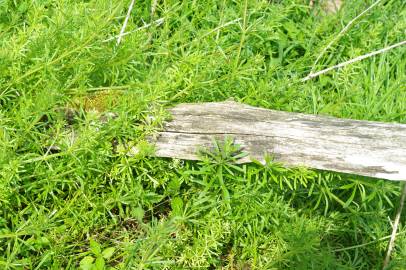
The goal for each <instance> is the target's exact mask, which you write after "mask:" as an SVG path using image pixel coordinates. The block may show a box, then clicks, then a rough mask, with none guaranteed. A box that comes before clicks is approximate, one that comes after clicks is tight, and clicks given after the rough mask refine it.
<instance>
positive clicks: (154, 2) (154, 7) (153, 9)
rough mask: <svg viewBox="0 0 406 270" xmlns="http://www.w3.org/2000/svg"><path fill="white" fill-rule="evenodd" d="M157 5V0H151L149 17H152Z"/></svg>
mask: <svg viewBox="0 0 406 270" xmlns="http://www.w3.org/2000/svg"><path fill="white" fill-rule="evenodd" d="M157 6H158V0H153V1H152V4H151V19H152V18H153V17H154V14H155V10H156V7H157Z"/></svg>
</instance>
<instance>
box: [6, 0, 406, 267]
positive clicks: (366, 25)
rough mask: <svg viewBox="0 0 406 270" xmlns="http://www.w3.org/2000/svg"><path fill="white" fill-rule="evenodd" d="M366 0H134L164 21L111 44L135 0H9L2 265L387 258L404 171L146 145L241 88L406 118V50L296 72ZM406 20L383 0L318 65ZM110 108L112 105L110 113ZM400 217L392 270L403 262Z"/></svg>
mask: <svg viewBox="0 0 406 270" xmlns="http://www.w3.org/2000/svg"><path fill="white" fill-rule="evenodd" d="M372 2H373V1H371V0H365V1H361V0H359V1H345V5H344V7H343V9H342V10H341V11H340V12H339V13H337V14H333V15H328V16H324V15H323V13H322V12H320V11H318V8H317V7H316V9H311V8H309V5H308V1H304V0H284V1H260V0H255V1H248V0H246V1H231V0H218V1H192V0H191V1H175V0H161V1H158V6H157V9H156V12H155V13H154V14H153V15H152V16H151V14H150V8H151V1H136V5H135V7H134V10H133V12H132V16H131V18H130V20H129V24H128V26H127V31H131V30H134V29H136V28H138V27H140V26H142V25H143V21H144V22H146V23H148V22H150V21H152V20H156V19H158V18H164V19H165V21H164V23H163V24H162V25H160V26H152V27H150V28H147V29H144V30H141V31H137V32H135V33H133V34H130V35H128V36H126V37H125V38H124V39H123V40H122V42H121V44H120V45H119V46H118V47H117V46H116V44H115V41H114V40H113V41H110V42H103V41H104V40H106V39H108V38H110V37H111V36H113V35H117V34H118V33H119V31H120V28H121V26H122V23H123V21H124V17H125V14H126V12H127V7H128V5H129V1H113V0H101V1H84V0H83V1H74V0H65V1H52V0H35V1H28V0H21V1H13V0H2V1H0V269H98V270H100V269H105V268H106V269H196V268H199V269H380V268H381V264H382V262H383V259H384V255H385V250H386V245H387V241H388V239H387V238H384V239H381V238H383V237H386V236H387V235H389V234H390V232H391V225H390V219H391V218H392V217H393V216H394V212H395V211H396V206H397V205H398V198H399V192H400V189H399V185H398V183H394V182H389V181H384V180H376V179H368V178H365V177H358V176H352V175H345V174H337V173H332V172H322V171H312V170H309V169H304V168H295V169H287V168H284V167H283V166H281V165H279V164H275V163H273V162H272V161H271V160H270V161H269V162H268V164H267V165H265V166H262V165H259V164H249V165H239V166H236V165H233V163H232V156H231V153H232V152H233V151H234V150H235V149H232V148H233V147H232V146H230V145H227V144H226V145H225V146H224V147H222V148H221V149H222V150H221V151H220V152H219V153H217V154H214V156H211V157H210V156H209V157H207V158H205V159H204V160H203V161H201V162H190V161H182V160H170V159H159V158H152V157H150V156H149V155H148V153H149V151H150V150H149V147H148V146H147V145H145V136H146V135H148V134H151V133H152V132H153V131H154V130H156V129H157V128H159V126H160V124H161V123H162V121H163V119H165V118H167V117H168V115H167V113H166V111H165V110H166V108H168V107H170V106H174V105H176V104H178V103H183V102H203V101H220V100H224V99H227V98H230V97H232V98H234V99H236V100H238V101H240V102H243V103H246V104H250V105H254V106H260V107H264V108H272V109H278V110H285V111H295V112H304V113H314V114H323V115H332V116H336V117H345V118H353V119H365V120H377V121H385V122H398V123H406V89H405V81H406V75H405V74H406V70H405V67H406V65H405V60H404V59H405V49H404V48H403V47H401V48H397V49H394V50H392V51H390V52H388V53H385V54H382V55H379V56H376V57H373V58H369V59H367V60H364V61H361V62H358V63H355V64H352V65H349V66H346V67H344V68H342V69H340V70H336V71H332V72H330V73H328V74H325V75H322V76H320V77H319V78H315V79H313V80H310V81H308V82H306V83H301V82H300V81H299V80H300V78H303V77H305V76H306V75H307V74H308V73H309V72H310V70H311V67H312V65H313V63H314V61H315V60H316V58H317V56H318V55H319V54H320V52H321V51H322V50H323V48H324V47H325V46H326V45H327V44H328V43H329V42H330V41H331V40H332V39H333V38H334V37H335V36H336V35H337V34H338V32H339V31H340V30H341V29H342V28H343V27H344V26H345V24H347V23H348V22H349V21H350V20H351V19H352V18H354V17H355V16H356V15H357V14H359V13H360V12H362V11H363V10H364V9H365V8H366V7H367V6H368V5H370V4H371V3H372ZM236 19H239V20H238V21H234V20H236ZM231 21H234V22H233V23H230V24H227V23H228V22H231ZM405 29H406V8H405V3H404V1H401V0H387V1H382V3H380V4H379V5H378V6H377V7H376V8H374V9H372V10H371V11H370V12H368V13H367V14H365V15H364V16H363V17H362V18H360V19H359V20H358V21H357V22H356V23H355V24H354V26H353V27H351V28H350V29H349V31H348V32H347V33H346V34H345V35H344V36H343V37H342V38H340V39H339V40H338V41H337V42H336V43H334V45H333V46H332V47H331V49H329V50H328V51H327V53H326V54H325V55H324V56H323V57H322V58H321V60H320V61H319V63H318V64H317V66H316V69H317V70H320V69H322V68H324V67H328V66H331V65H334V64H337V63H339V62H342V61H345V60H348V59H350V58H353V57H356V56H358V55H361V54H364V53H368V52H370V51H373V50H376V49H379V48H383V47H385V46H388V45H391V44H394V43H396V42H400V41H401V40H404V39H405V32H404V30H405ZM63 108H75V109H76V110H77V114H75V115H74V117H72V118H71V119H67V118H66V117H65V116H64V114H63V113H62V112H63ZM104 112H114V113H116V114H117V117H116V118H115V119H113V120H111V121H109V122H108V123H107V124H104V125H103V124H102V123H100V121H98V119H99V117H100V115H102V114H103V113H104ZM151 116H152V117H151ZM71 130H75V134H76V136H77V137H78V139H77V140H76V141H75V142H74V143H72V140H71V137H72V131H71ZM113 141H114V142H119V143H128V142H132V143H134V144H139V145H143V146H144V147H141V148H142V150H143V151H141V153H139V154H137V155H136V156H134V157H129V156H127V155H125V153H123V151H118V152H115V151H113V147H112V142H113ZM50 145H57V146H58V147H59V148H60V150H59V151H57V152H56V151H55V152H54V151H50V149H48V148H47V147H48V146H50ZM405 216H406V213H403V216H402V220H401V226H400V231H399V233H400V234H399V235H398V237H397V240H396V249H395V250H394V253H393V258H392V262H391V265H390V269H405V268H406V264H405V262H406V234H405V233H406V228H405V221H406V220H405ZM358 245H360V246H358Z"/></svg>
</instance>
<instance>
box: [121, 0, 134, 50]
mask: <svg viewBox="0 0 406 270" xmlns="http://www.w3.org/2000/svg"><path fill="white" fill-rule="evenodd" d="M134 2H135V0H131V3H130V6H129V7H128V11H127V16H125V20H124V23H123V26H122V27H121V30H120V34H119V35H118V38H117V45H119V44H120V42H121V38H122V37H123V34H124V31H125V28H126V27H127V23H128V20H129V19H130V15H131V11H132V9H133V7H134Z"/></svg>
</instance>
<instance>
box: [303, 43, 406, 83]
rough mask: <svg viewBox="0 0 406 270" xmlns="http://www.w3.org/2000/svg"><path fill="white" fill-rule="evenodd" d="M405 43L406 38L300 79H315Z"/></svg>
mask: <svg viewBox="0 0 406 270" xmlns="http://www.w3.org/2000/svg"><path fill="white" fill-rule="evenodd" d="M405 44H406V40H403V41H401V42H399V43H396V44H393V45H391V46H388V47H385V48H382V49H380V50H377V51H373V52H370V53H367V54H364V55H360V56H358V57H355V58H353V59H351V60H348V61H345V62H342V63H340V64H337V65H335V66H332V67H329V68H326V69H323V70H320V71H318V72H315V73H313V72H310V74H309V75H307V76H306V77H304V78H303V79H301V80H300V81H301V82H305V81H308V80H311V79H313V78H315V77H318V76H320V75H322V74H324V73H327V72H329V71H331V70H333V69H337V68H341V67H344V66H346V65H349V64H352V63H355V62H358V61H361V60H364V59H366V58H369V57H372V56H374V55H377V54H381V53H384V52H387V51H389V50H391V49H394V48H396V47H400V46H402V45H405Z"/></svg>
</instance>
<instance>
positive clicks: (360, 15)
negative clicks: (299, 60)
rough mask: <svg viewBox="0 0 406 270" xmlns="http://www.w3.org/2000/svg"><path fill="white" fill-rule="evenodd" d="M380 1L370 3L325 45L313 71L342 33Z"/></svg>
mask: <svg viewBox="0 0 406 270" xmlns="http://www.w3.org/2000/svg"><path fill="white" fill-rule="evenodd" d="M379 2H381V0H377V1H376V2H375V3H373V4H372V5H370V6H369V7H368V8H367V9H365V10H364V11H363V12H361V13H360V14H359V15H358V16H357V17H355V18H354V19H352V20H351V21H350V22H349V23H348V24H347V25H346V26H345V27H344V28H343V29H342V30H341V31H340V33H338V35H336V36H335V37H334V38H333V40H332V41H330V43H329V44H328V45H327V46H326V47H324V49H323V51H322V52H321V53H320V54H319V56H318V57H317V59H316V61H315V62H314V64H313V67H312V72H313V71H314V69H315V67H316V64H317V63H318V62H319V60H320V58H321V57H322V56H323V55H324V53H325V52H326V51H327V50H328V49H329V48H330V47H331V46H332V45H333V44H334V42H336V41H337V40H338V39H339V38H340V37H341V36H342V35H344V33H345V32H347V30H348V29H349V28H350V27H351V25H352V24H353V23H354V22H355V21H356V20H358V19H359V18H360V17H362V15H364V14H365V13H367V12H368V11H369V10H370V9H372V8H373V7H375V6H376V5H377V4H379Z"/></svg>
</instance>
